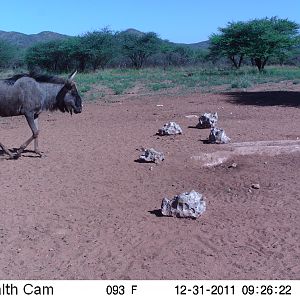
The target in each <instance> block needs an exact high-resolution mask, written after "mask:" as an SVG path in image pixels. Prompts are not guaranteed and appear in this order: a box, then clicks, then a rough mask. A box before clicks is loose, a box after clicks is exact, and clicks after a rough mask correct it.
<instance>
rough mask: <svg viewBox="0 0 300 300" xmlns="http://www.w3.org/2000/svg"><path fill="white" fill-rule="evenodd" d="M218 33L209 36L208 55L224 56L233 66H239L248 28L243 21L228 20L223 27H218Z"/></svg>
mask: <svg viewBox="0 0 300 300" xmlns="http://www.w3.org/2000/svg"><path fill="white" fill-rule="evenodd" d="M219 31H220V32H221V33H220V34H212V35H211V36H210V47H209V50H210V57H211V58H213V59H216V58H219V57H221V56H225V57H227V58H228V59H230V61H231V62H232V64H233V66H234V67H235V68H237V69H238V68H240V66H241V64H242V61H243V59H244V57H245V54H246V51H247V46H248V38H247V35H246V33H247V32H248V28H247V25H246V23H245V22H230V23H228V26H227V27H225V28H219Z"/></svg>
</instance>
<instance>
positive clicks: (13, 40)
mask: <svg viewBox="0 0 300 300" xmlns="http://www.w3.org/2000/svg"><path fill="white" fill-rule="evenodd" d="M122 32H124V33H128V34H136V35H139V36H142V35H143V34H145V33H144V32H142V31H139V30H137V29H134V28H128V29H126V30H124V31H122ZM70 37H72V36H71V35H66V34H61V33H57V32H53V31H41V32H39V33H36V34H25V33H21V32H16V31H3V30H0V39H1V40H4V41H6V42H8V43H10V44H12V45H14V46H17V47H20V48H28V47H31V46H33V45H34V44H37V43H42V42H49V41H52V40H62V39H66V38H70ZM170 43H171V44H173V45H178V46H187V47H190V48H193V49H206V48H208V46H209V41H202V42H198V43H191V44H187V43H174V42H170Z"/></svg>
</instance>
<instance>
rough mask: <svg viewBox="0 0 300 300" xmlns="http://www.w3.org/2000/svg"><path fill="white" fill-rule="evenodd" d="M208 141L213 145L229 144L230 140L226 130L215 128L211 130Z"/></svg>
mask: <svg viewBox="0 0 300 300" xmlns="http://www.w3.org/2000/svg"><path fill="white" fill-rule="evenodd" d="M208 141H209V143H211V144H227V143H229V142H230V138H229V137H228V136H227V135H226V134H225V131H224V129H221V128H216V127H214V128H212V129H211V130H210V134H209V137H208Z"/></svg>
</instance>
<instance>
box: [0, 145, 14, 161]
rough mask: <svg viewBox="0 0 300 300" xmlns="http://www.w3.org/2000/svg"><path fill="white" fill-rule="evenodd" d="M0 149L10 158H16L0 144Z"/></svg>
mask: <svg viewBox="0 0 300 300" xmlns="http://www.w3.org/2000/svg"><path fill="white" fill-rule="evenodd" d="M0 148H2V149H3V151H4V152H5V153H6V154H8V155H9V157H10V158H14V155H13V154H12V153H11V152H10V151H9V150H8V149H7V148H6V147H5V146H4V145H3V144H2V143H0Z"/></svg>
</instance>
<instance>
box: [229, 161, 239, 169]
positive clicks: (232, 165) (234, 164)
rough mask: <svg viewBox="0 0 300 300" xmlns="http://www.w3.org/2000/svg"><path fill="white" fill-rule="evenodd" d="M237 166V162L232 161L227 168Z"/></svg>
mask: <svg viewBox="0 0 300 300" xmlns="http://www.w3.org/2000/svg"><path fill="white" fill-rule="evenodd" d="M236 167H237V163H235V162H234V163H232V164H231V165H230V166H229V167H228V168H236Z"/></svg>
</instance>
